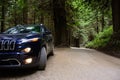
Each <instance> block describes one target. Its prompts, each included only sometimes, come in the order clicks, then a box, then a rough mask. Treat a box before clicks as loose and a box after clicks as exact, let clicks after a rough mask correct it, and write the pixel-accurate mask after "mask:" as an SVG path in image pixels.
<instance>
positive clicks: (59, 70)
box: [0, 48, 120, 80]
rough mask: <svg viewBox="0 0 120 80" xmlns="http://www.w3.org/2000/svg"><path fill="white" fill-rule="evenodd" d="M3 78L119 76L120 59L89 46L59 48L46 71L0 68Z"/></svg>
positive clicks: (116, 79)
mask: <svg viewBox="0 0 120 80" xmlns="http://www.w3.org/2000/svg"><path fill="white" fill-rule="evenodd" d="M0 80H120V59H119V58H116V57H112V56H110V55H107V54H104V53H102V52H99V51H96V50H93V49H86V48H57V49H55V56H51V57H49V59H48V62H47V67H46V70H45V71H36V70H15V71H14V70H8V71H0Z"/></svg>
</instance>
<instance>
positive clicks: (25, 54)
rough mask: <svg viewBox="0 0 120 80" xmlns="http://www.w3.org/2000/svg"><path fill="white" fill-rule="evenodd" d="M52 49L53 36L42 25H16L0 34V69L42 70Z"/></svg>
mask: <svg viewBox="0 0 120 80" xmlns="http://www.w3.org/2000/svg"><path fill="white" fill-rule="evenodd" d="M53 49H54V46H53V36H52V34H51V32H50V31H49V30H47V29H46V27H45V26H44V25H42V24H40V25H17V26H15V27H12V28H10V29H8V30H6V31H5V32H3V33H2V34H0V68H28V67H37V68H38V69H40V70H44V69H45V67H46V61H47V55H48V54H51V55H53Z"/></svg>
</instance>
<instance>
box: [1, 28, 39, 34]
mask: <svg viewBox="0 0 120 80" xmlns="http://www.w3.org/2000/svg"><path fill="white" fill-rule="evenodd" d="M3 33H5V34H17V33H40V26H16V27H13V28H10V29H8V30H6V31H5V32H3Z"/></svg>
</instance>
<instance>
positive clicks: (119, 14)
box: [107, 0, 120, 56]
mask: <svg viewBox="0 0 120 80" xmlns="http://www.w3.org/2000/svg"><path fill="white" fill-rule="evenodd" d="M119 9H120V1H119V0H112V16H113V36H112V37H111V40H110V42H109V43H108V45H107V46H108V47H107V48H108V49H109V50H112V52H113V51H114V53H112V54H113V55H117V56H120V51H119V50H120V10H119Z"/></svg>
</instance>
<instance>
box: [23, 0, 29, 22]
mask: <svg viewBox="0 0 120 80" xmlns="http://www.w3.org/2000/svg"><path fill="white" fill-rule="evenodd" d="M27 20H28V0H24V7H23V24H27V23H28V21H27Z"/></svg>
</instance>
